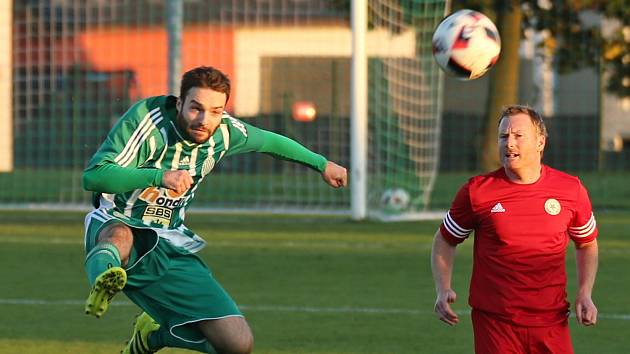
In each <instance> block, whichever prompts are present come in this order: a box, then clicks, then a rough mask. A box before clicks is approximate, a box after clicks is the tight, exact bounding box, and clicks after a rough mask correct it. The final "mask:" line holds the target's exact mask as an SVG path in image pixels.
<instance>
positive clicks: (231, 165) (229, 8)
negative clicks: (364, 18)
mask: <svg viewBox="0 0 630 354" xmlns="http://www.w3.org/2000/svg"><path fill="white" fill-rule="evenodd" d="M165 3H166V1H163V0H114V1H100V0H88V1H65V0H55V1H50V0H48V1H44V0H41V1H13V2H12V9H11V11H10V13H11V14H12V21H11V20H8V21H4V22H8V23H12V26H5V27H4V28H3V29H0V44H1V43H5V44H6V43H10V45H8V47H9V49H10V51H11V59H12V60H11V61H9V62H8V63H5V62H4V61H3V62H0V65H2V72H3V73H4V72H8V73H12V75H2V76H1V77H0V80H4V81H2V82H0V84H4V85H6V86H8V87H12V92H11V90H7V91H3V93H2V94H3V95H7V96H6V97H5V98H4V99H5V100H6V101H8V102H11V103H12V105H8V107H12V108H9V109H8V111H5V112H4V113H5V114H3V115H1V117H2V118H0V120H2V122H3V123H4V124H5V125H6V126H8V127H10V128H11V129H3V130H4V131H5V136H4V137H5V138H7V139H9V140H8V141H11V142H12V144H10V148H8V149H3V154H2V155H0V160H1V161H0V169H1V171H0V205H1V206H3V207H20V208H22V207H47V208H55V209H60V208H87V207H88V206H89V201H90V195H89V193H87V192H85V191H83V190H82V188H81V175H82V170H83V168H84V167H85V164H86V162H87V160H88V159H89V158H90V157H91V155H92V154H93V153H94V152H95V151H96V149H97V148H98V146H99V145H100V143H101V142H102V141H103V139H104V137H105V135H106V134H107V132H108V131H109V129H110V128H111V127H112V125H113V124H114V123H115V122H116V120H117V119H118V117H120V116H121V115H122V114H123V113H124V112H125V111H126V110H127V108H128V107H129V106H130V105H131V104H133V102H134V101H136V100H138V99H141V98H144V97H148V96H152V95H162V94H167V93H168V89H167V87H168V86H167V81H168V58H169V53H168V44H167V43H168V40H167V39H168V34H167V26H166V23H167V22H168V21H170V20H173V18H172V16H173V14H172V13H169V12H168V11H165V9H166V6H165ZM182 5H183V17H182V18H181V19H180V20H181V22H182V23H183V26H182V32H181V38H182V42H181V53H179V54H180V57H181V63H182V69H183V70H188V69H191V68H193V67H195V66H199V65H211V66H215V67H217V68H220V69H222V70H223V71H225V72H226V73H227V74H228V75H229V76H230V77H231V79H232V84H233V87H232V96H231V98H230V102H229V105H228V108H227V109H228V111H229V112H230V113H232V114H233V115H234V116H235V117H237V118H240V119H242V120H244V121H246V122H249V123H251V124H254V125H256V126H259V127H261V128H264V129H268V130H272V131H275V132H278V133H280V134H283V135H287V136H289V137H291V138H294V139H296V140H298V141H299V142H301V143H302V144H303V145H305V146H307V147H308V148H310V149H312V150H315V151H317V152H320V153H321V154H323V155H324V156H326V157H327V158H329V159H330V160H332V161H335V162H338V163H340V164H342V165H345V166H348V165H349V163H350V151H349V149H350V144H349V141H350V131H349V129H350V101H351V100H350V86H349V85H350V84H349V83H350V59H351V55H352V53H351V38H352V33H351V29H350V20H349V19H350V6H349V1H332V0H300V1H297V0H239V1H235V0H234V1H220V0H206V1H185V0H183V1H182ZM444 7H445V1H421V0H407V1H404V0H403V1H386V0H370V1H369V21H370V24H369V29H368V32H367V54H368V58H369V68H368V70H369V107H368V112H369V152H368V153H369V161H368V176H369V177H368V186H369V188H368V193H369V195H368V202H369V210H370V213H371V214H372V215H394V214H395V215H402V214H408V213H410V212H412V213H413V212H419V211H424V210H426V208H427V206H428V205H429V198H430V193H431V188H432V184H433V180H434V178H435V174H436V168H437V158H438V155H439V151H438V150H439V148H438V146H439V141H438V140H439V126H440V124H439V116H440V107H439V106H440V105H439V102H440V97H439V90H440V77H439V75H438V72H437V69H436V66H435V65H434V64H433V62H432V56H431V33H432V31H433V29H434V28H435V26H436V25H437V23H438V22H439V20H440V19H441V18H442V17H443V15H444ZM171 54H172V53H171ZM300 104H306V105H308V106H312V107H313V108H314V109H315V112H316V115H315V117H314V119H312V120H309V119H308V117H306V118H305V117H303V116H300V114H295V113H296V112H295V110H296V107H298V106H299V105H300ZM5 107H6V106H5ZM5 125H3V127H4V126H5ZM350 181H352V179H350ZM392 189H401V190H404V193H407V194H408V196H409V198H408V203H403V204H402V207H400V206H398V205H395V203H394V204H391V203H390V204H388V203H383V195H384V194H387V193H386V192H387V191H388V190H392ZM210 191H212V193H205V192H210ZM349 193H350V192H349V189H345V190H342V191H339V190H332V189H331V188H328V187H327V186H326V185H325V184H324V183H323V182H322V181H321V178H320V176H319V175H318V174H317V173H314V172H313V171H310V170H308V169H307V168H305V167H303V166H300V165H296V164H291V163H286V162H282V161H276V160H274V159H273V158H271V157H268V156H266V155H260V154H247V155H241V156H235V157H230V158H227V159H225V160H224V161H222V162H221V163H219V164H218V166H217V167H215V170H214V171H213V173H212V174H210V176H209V177H208V178H207V180H206V181H204V183H203V184H202V186H200V188H199V189H198V191H197V193H196V201H195V203H194V204H193V206H194V207H196V208H198V209H213V210H234V211H244V210H258V211H277V212H303V213H348V212H349V208H350V201H349V200H350V195H349ZM210 195H211V196H212V198H210V197H209V196H210Z"/></svg>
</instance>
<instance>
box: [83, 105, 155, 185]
mask: <svg viewBox="0 0 630 354" xmlns="http://www.w3.org/2000/svg"><path fill="white" fill-rule="evenodd" d="M148 102H149V99H147V100H143V101H140V102H138V103H136V104H135V105H133V106H132V107H131V108H130V109H129V110H128V111H127V112H126V113H125V114H124V115H123V116H122V118H121V119H120V120H119V121H118V123H116V125H114V127H113V128H112V129H111V130H110V132H109V134H108V135H107V138H106V139H105V141H104V142H103V143H102V144H101V146H100V147H99V149H98V151H97V152H96V153H95V154H94V156H93V157H92V158H91V159H90V161H89V162H88V166H87V168H86V169H85V171H84V174H83V185H84V188H85V189H87V190H91V191H96V192H104V193H120V192H125V191H129V190H133V189H136V188H143V187H150V186H155V185H157V184H159V183H161V172H160V171H159V170H157V169H155V168H143V165H144V163H146V162H147V161H148V160H149V159H151V158H152V157H153V156H155V155H156V154H159V153H160V152H161V151H157V150H158V149H159V148H158V145H160V142H161V141H162V139H161V134H160V133H159V131H158V130H157V124H158V123H159V122H161V121H162V120H163V117H162V114H161V112H160V108H159V106H158V107H155V108H153V109H149V104H148Z"/></svg>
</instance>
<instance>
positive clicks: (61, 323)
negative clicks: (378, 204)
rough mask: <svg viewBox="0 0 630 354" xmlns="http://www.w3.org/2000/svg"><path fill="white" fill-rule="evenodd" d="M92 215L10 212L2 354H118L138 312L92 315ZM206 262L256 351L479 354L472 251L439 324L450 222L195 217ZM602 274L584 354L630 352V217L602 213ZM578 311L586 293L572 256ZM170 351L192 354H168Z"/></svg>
mask: <svg viewBox="0 0 630 354" xmlns="http://www.w3.org/2000/svg"><path fill="white" fill-rule="evenodd" d="M82 223H83V215H82V214H76V213H34V212H28V213H22V212H7V211H5V212H0V260H1V263H0V264H1V265H2V271H1V272H0V274H1V277H2V278H1V284H2V285H1V286H0V314H1V315H0V316H1V319H2V320H0V353H11V354H13V353H20V354H23V353H26V354H28V353H52V354H54V353H117V352H118V351H119V350H120V349H121V347H122V345H123V343H124V341H125V340H126V339H127V337H128V336H129V334H130V333H131V324H132V321H133V317H134V315H135V314H136V313H137V312H138V308H137V307H135V305H133V304H131V303H130V302H129V300H127V299H126V298H125V296H124V295H119V296H118V297H117V298H116V299H115V302H114V304H115V305H114V306H113V307H112V308H110V310H109V311H108V313H107V314H106V316H105V317H104V318H102V319H95V318H90V317H88V316H86V315H84V314H83V305H82V303H83V301H84V298H85V296H86V295H87V291H88V287H87V281H86V278H85V275H84V272H83V245H82V233H83V224H82ZM188 224H189V226H190V227H191V228H192V229H193V230H195V231H197V233H199V234H200V235H202V236H203V237H204V238H205V239H206V240H207V241H208V243H209V246H208V247H207V248H206V249H204V250H203V251H202V252H201V255H202V257H203V258H204V259H205V260H206V261H207V262H208V264H209V265H210V266H211V268H212V269H213V271H214V273H215V276H216V277H217V278H218V279H219V280H220V281H221V282H222V284H223V285H224V286H225V287H226V288H227V290H228V291H229V292H230V293H231V294H232V296H233V297H234V298H235V300H236V301H237V303H239V304H240V305H241V306H242V309H243V311H244V313H245V314H246V316H247V318H248V320H249V322H250V324H251V326H252V328H253V330H254V334H255V337H256V349H255V352H256V353H267V354H272V353H273V354H298V353H313V354H324V353H326V354H333V353H334V354H350V353H356V354H359V353H361V354H369V353H396V354H398V353H401V354H403V353H458V354H460V353H471V352H472V333H471V325H470V317H469V315H468V314H467V310H468V306H467V304H466V298H467V288H468V279H469V276H470V269H471V252H472V248H471V245H472V242H466V243H465V244H464V245H462V246H460V247H459V250H458V258H457V261H456V267H455V275H454V288H455V290H456V291H457V292H458V295H459V300H458V302H457V303H456V304H455V309H456V310H457V311H459V312H460V313H461V316H462V321H461V323H460V324H459V325H457V326H456V327H448V326H446V325H444V324H443V323H442V322H440V321H438V320H437V319H436V318H435V317H434V314H433V313H432V307H433V301H434V298H435V295H434V290H433V282H432V279H431V273H430V265H429V254H430V244H431V239H432V236H433V234H434V232H435V229H436V227H437V226H438V224H439V221H430V222H410V223H375V222H360V223H358V222H351V221H348V220H346V219H342V218H320V217H269V216H235V215H229V216H219V215H202V214H193V215H191V216H190V217H189V223H188ZM598 225H599V228H600V234H601V236H600V250H601V251H600V271H599V274H598V279H597V283H596V287H595V293H594V299H595V301H596V304H597V305H598V307H599V311H600V319H599V322H598V324H597V326H595V327H593V328H579V327H578V326H577V325H576V324H575V319H574V318H573V319H572V320H571V326H572V333H573V341H574V346H575V352H576V353H584V354H592V353H599V354H604V353H629V352H630V340H628V338H627V336H628V333H630V332H629V328H630V296H628V294H629V293H630V275H629V272H628V264H630V215H628V214H627V213H626V214H621V213H604V214H598ZM567 264H568V267H567V269H568V274H569V300H570V301H572V299H573V297H574V295H575V267H574V252H573V250H572V248H570V249H569V252H568V259H567ZM163 352H164V353H184V352H186V351H178V350H164V351H163Z"/></svg>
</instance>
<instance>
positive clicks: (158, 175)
mask: <svg viewBox="0 0 630 354" xmlns="http://www.w3.org/2000/svg"><path fill="white" fill-rule="evenodd" d="M163 173H164V172H163V171H161V170H157V169H138V168H129V167H120V166H118V165H116V164H115V163H104V164H102V165H98V166H92V167H88V168H87V169H86V170H85V171H84V172H83V188H84V189H85V190H88V191H93V192H100V193H124V192H128V191H130V190H134V189H137V188H146V187H151V186H160V184H161V183H162V177H163Z"/></svg>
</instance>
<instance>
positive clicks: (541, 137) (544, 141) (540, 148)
mask: <svg viewBox="0 0 630 354" xmlns="http://www.w3.org/2000/svg"><path fill="white" fill-rule="evenodd" d="M546 144H547V138H546V137H545V136H544V135H542V134H541V135H538V151H543V150H545V145H546Z"/></svg>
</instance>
